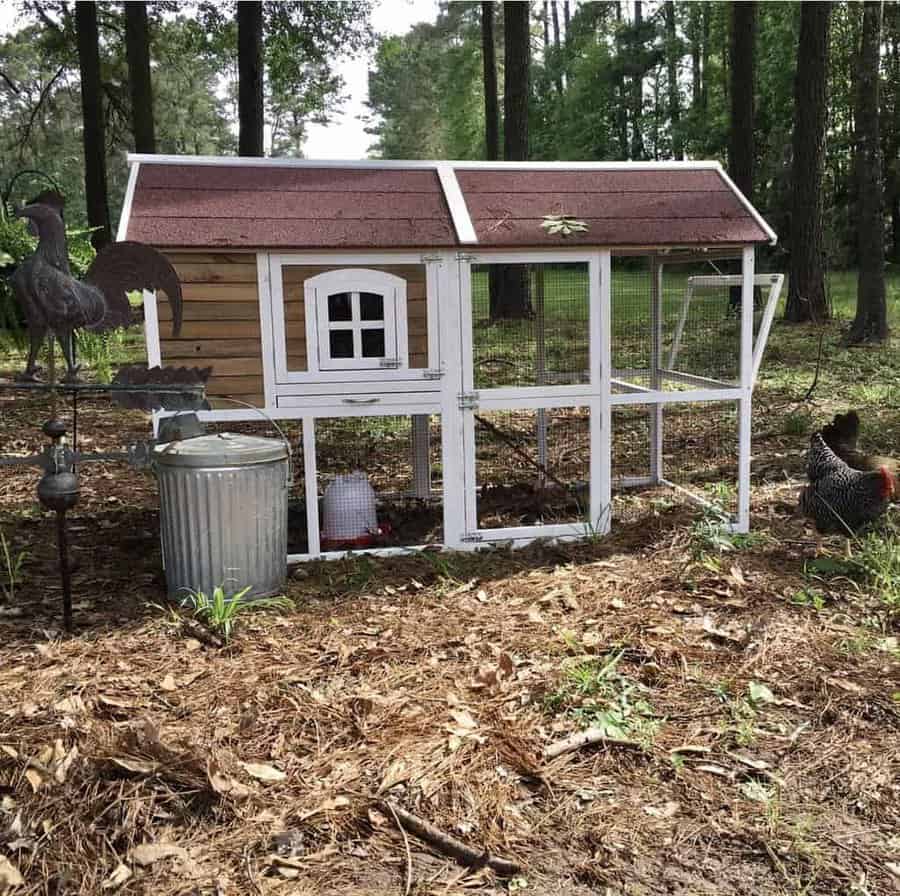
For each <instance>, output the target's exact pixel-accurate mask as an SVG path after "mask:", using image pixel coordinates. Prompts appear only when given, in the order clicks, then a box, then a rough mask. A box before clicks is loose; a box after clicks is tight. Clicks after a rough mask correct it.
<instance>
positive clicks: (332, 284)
mask: <svg viewBox="0 0 900 896" xmlns="http://www.w3.org/2000/svg"><path fill="white" fill-rule="evenodd" d="M305 290H306V313H307V325H308V328H310V326H311V327H312V328H313V330H314V333H313V332H310V333H309V335H310V337H312V336H313V335H314V337H315V338H310V340H309V342H310V344H311V345H315V346H316V355H317V357H316V358H315V359H314V360H315V361H316V362H317V363H316V365H315V366H316V367H317V369H319V370H368V369H378V368H385V369H396V368H401V367H406V366H407V363H408V360H407V352H408V350H407V347H406V341H407V340H406V283H405V281H404V280H402V279H401V278H399V277H395V276H393V275H392V274H386V273H384V272H383V271H374V270H365V269H346V270H339V271H328V272H326V273H323V274H320V275H318V276H316V277H312V278H310V279H309V280H308V281H307V282H306V287H305ZM311 360H313V359H311Z"/></svg>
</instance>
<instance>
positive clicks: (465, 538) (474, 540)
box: [459, 532, 484, 544]
mask: <svg viewBox="0 0 900 896" xmlns="http://www.w3.org/2000/svg"><path fill="white" fill-rule="evenodd" d="M459 540H460V541H461V542H463V543H464V544H478V543H479V542H481V541H484V536H483V535H482V534H481V533H480V532H463V534H462V535H460V537H459Z"/></svg>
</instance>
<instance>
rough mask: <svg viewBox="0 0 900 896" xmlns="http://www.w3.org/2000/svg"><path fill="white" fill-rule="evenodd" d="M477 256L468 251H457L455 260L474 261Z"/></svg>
mask: <svg viewBox="0 0 900 896" xmlns="http://www.w3.org/2000/svg"><path fill="white" fill-rule="evenodd" d="M476 258H477V256H476V255H472V254H471V253H469V252H457V253H456V260H457V261H474V260H475V259H476Z"/></svg>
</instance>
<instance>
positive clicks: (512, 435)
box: [475, 408, 590, 529]
mask: <svg viewBox="0 0 900 896" xmlns="http://www.w3.org/2000/svg"><path fill="white" fill-rule="evenodd" d="M589 481H590V412H589V410H588V409H587V408H545V409H541V410H504V411H478V412H476V414H475V484H476V488H477V498H476V509H477V515H478V526H479V528H482V529H501V528H509V527H518V526H535V525H547V524H552V523H578V522H585V521H587V519H588V516H589V511H590V489H589Z"/></svg>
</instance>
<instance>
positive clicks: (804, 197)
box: [784, 0, 831, 323]
mask: <svg viewBox="0 0 900 896" xmlns="http://www.w3.org/2000/svg"><path fill="white" fill-rule="evenodd" d="M830 16H831V3H830V2H819V0H816V2H807V3H803V4H801V6H800V41H799V46H798V50H797V73H796V76H795V79H794V135H793V167H792V171H791V179H792V182H793V191H792V197H791V238H790V252H791V255H790V279H789V280H788V297H787V307H786V309H785V314H784V317H785V320H789V321H791V322H793V323H799V322H801V321H807V320H815V321H822V320H825V319H826V318H827V317H828V313H829V309H828V303H827V301H826V296H825V258H824V245H823V236H822V227H823V221H822V213H823V210H822V197H823V191H822V174H823V171H824V167H825V124H826V117H827V106H826V98H825V93H826V85H827V83H828V26H829V21H830Z"/></svg>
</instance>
